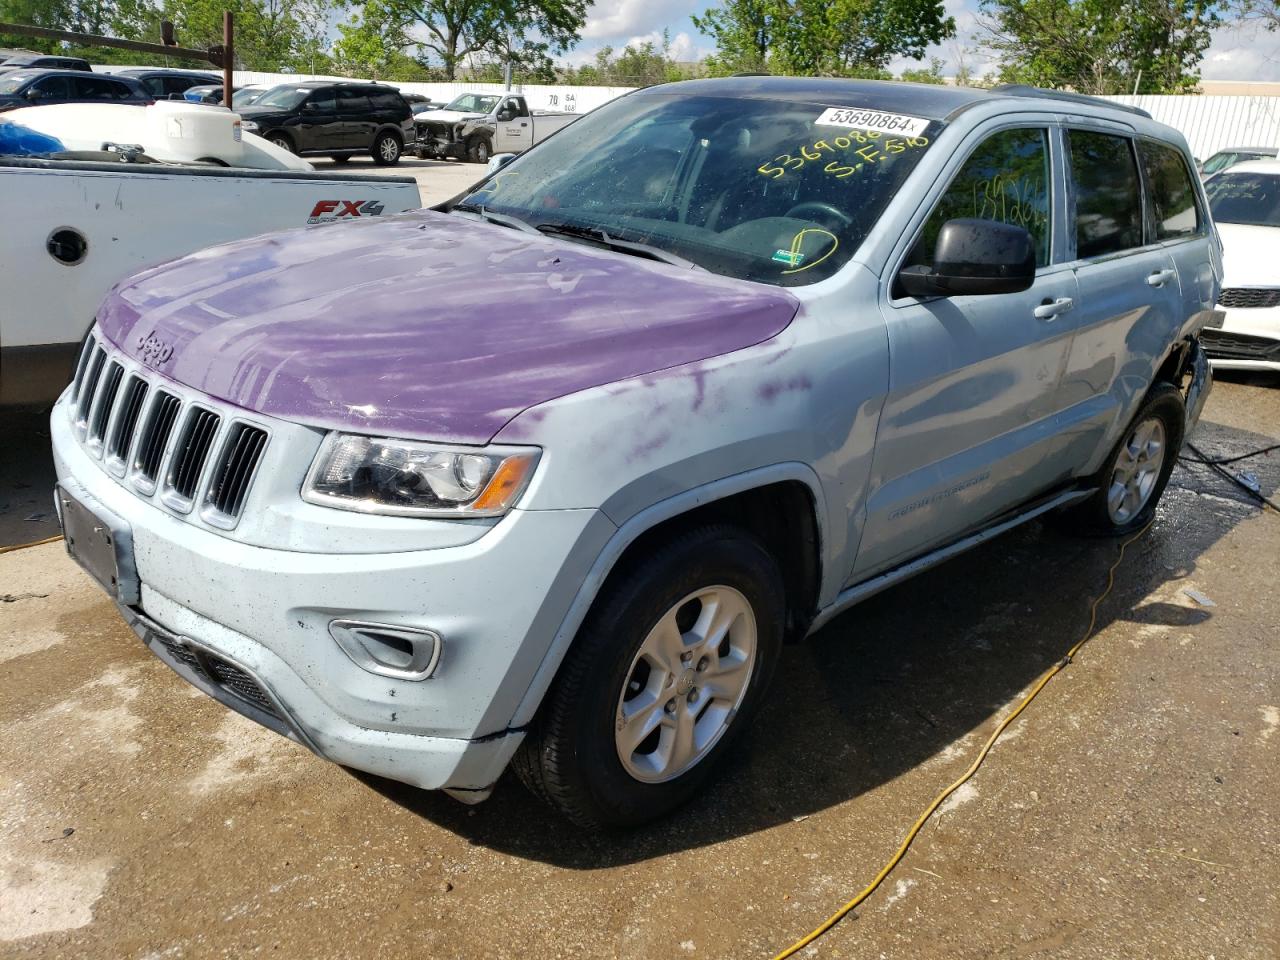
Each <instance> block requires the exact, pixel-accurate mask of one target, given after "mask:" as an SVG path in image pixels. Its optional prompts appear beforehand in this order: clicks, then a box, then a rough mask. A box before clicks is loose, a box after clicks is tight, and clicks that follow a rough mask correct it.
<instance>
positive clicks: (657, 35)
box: [619, 30, 716, 63]
mask: <svg viewBox="0 0 1280 960" xmlns="http://www.w3.org/2000/svg"><path fill="white" fill-rule="evenodd" d="M670 39H671V51H670V56H671V59H672V60H676V61H678V62H680V63H686V62H690V61H695V60H701V59H703V58H704V57H709V56H711V54H713V53H715V52H716V51H715V48H714V47H708V46H700V45H699V44H698V42H697V41H696V40H694V38H693V37H691V36H690V35H689V34H687V33H685V32H684V31H681V32H680V33H677V34H675V35H674V36H672V37H671V38H670ZM646 43H652V44H653V45H654V47H655V48H657V49H661V48H662V31H661V30H654V31H653V32H652V33H646V34H643V35H640V36H635V37H630V38H629V39H628V40H627V42H626V43H625V44H620V45H619V46H626V47H640V46H643V45H644V44H646Z"/></svg>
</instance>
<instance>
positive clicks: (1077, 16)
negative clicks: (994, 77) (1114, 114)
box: [981, 0, 1220, 94]
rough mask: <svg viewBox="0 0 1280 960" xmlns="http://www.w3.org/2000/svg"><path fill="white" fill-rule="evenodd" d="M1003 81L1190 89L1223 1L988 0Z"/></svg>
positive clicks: (1123, 89) (1101, 89) (1105, 89)
mask: <svg viewBox="0 0 1280 960" xmlns="http://www.w3.org/2000/svg"><path fill="white" fill-rule="evenodd" d="M982 10H983V14H984V18H983V20H982V21H981V23H982V26H983V28H984V30H985V31H986V32H987V38H986V40H985V46H986V47H987V48H988V49H989V50H991V51H992V52H994V53H995V54H996V55H997V56H999V58H1000V61H1001V64H1000V70H999V75H1000V79H1001V80H1002V81H1004V82H1007V83H1029V84H1032V85H1033V86H1038V87H1068V88H1070V89H1072V90H1076V91H1078V92H1080V93H1090V94H1117V93H1131V92H1133V90H1134V88H1135V87H1137V88H1138V90H1139V92H1141V93H1183V92H1187V91H1189V90H1193V89H1194V88H1195V86H1196V84H1197V83H1198V82H1199V79H1200V72H1199V65H1200V61H1201V60H1202V59H1203V58H1204V53H1205V50H1207V49H1208V47H1209V42H1210V39H1211V34H1212V31H1213V28H1214V27H1215V26H1216V25H1217V24H1218V23H1219V21H1220V17H1219V3H1218V2H1217V0H982Z"/></svg>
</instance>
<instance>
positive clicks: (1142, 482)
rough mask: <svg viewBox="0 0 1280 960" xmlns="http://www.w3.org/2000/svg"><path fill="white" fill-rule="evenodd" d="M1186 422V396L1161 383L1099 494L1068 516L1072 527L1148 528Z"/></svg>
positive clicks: (1106, 470) (1105, 531)
mask: <svg viewBox="0 0 1280 960" xmlns="http://www.w3.org/2000/svg"><path fill="white" fill-rule="evenodd" d="M1185 423H1186V406H1185V405H1184V404H1183V402H1182V394H1181V393H1179V391H1178V389H1177V388H1176V387H1174V386H1173V385H1172V384H1169V383H1159V384H1156V386H1155V387H1153V388H1152V390H1151V393H1150V394H1148V395H1147V399H1146V400H1145V401H1144V402H1143V404H1142V407H1141V408H1140V409H1139V410H1138V413H1137V416H1135V417H1134V418H1133V420H1132V421H1130V423H1129V426H1128V427H1127V428H1126V429H1125V432H1124V434H1123V435H1122V436H1121V438H1120V442H1119V443H1118V444H1117V445H1116V448H1115V449H1114V450H1113V451H1112V452H1111V456H1110V457H1108V458H1107V462H1106V464H1105V465H1104V466H1103V468H1102V470H1100V471H1099V472H1098V474H1097V476H1096V477H1095V478H1094V482H1095V483H1096V484H1097V486H1098V490H1097V492H1096V493H1094V494H1093V496H1091V497H1090V498H1089V499H1088V500H1085V501H1084V502H1083V503H1081V504H1080V505H1079V506H1076V507H1073V508H1072V509H1071V510H1068V511H1066V512H1065V513H1064V514H1063V517H1064V519H1066V520H1067V523H1068V525H1069V526H1070V527H1072V528H1075V529H1081V530H1083V532H1085V533H1091V534H1102V535H1104V536H1123V535H1125V534H1127V533H1131V532H1133V531H1135V530H1140V529H1142V528H1143V527H1144V526H1146V525H1147V523H1148V522H1149V521H1150V520H1151V518H1152V516H1154V515H1155V512H1156V505H1157V504H1158V503H1159V502H1160V497H1161V495H1162V494H1163V493H1164V488H1165V487H1166V486H1167V485H1168V483H1169V475H1170V474H1171V473H1173V467H1174V464H1175V463H1176V462H1177V459H1178V451H1179V450H1181V449H1182V432H1183V429H1184V425H1185Z"/></svg>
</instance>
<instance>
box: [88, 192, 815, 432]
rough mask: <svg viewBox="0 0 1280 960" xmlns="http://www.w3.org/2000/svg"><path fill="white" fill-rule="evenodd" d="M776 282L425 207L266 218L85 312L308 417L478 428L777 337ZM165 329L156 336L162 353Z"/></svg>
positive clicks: (251, 400) (220, 392)
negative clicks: (352, 218) (384, 214)
mask: <svg viewBox="0 0 1280 960" xmlns="http://www.w3.org/2000/svg"><path fill="white" fill-rule="evenodd" d="M798 307H799V304H798V302H797V301H796V299H795V298H794V297H792V296H791V295H790V294H788V293H786V292H785V291H783V290H775V289H772V288H770V287H767V286H763V285H759V284H752V283H746V282H742V281H737V280H730V279H725V278H722V277H717V276H715V275H713V274H710V273H702V272H695V271H689V270H685V269H681V268H679V267H673V266H668V265H666V264H660V263H655V262H651V261H645V260H640V259H634V258H630V257H626V256H620V255H617V254H613V253H610V252H608V251H604V250H596V249H593V248H590V247H586V246H583V245H581V244H574V243H568V242H564V241H559V240H553V239H550V238H544V237H535V236H532V235H530V234H528V233H523V232H520V231H517V230H512V229H509V228H505V227H499V226H494V225H491V224H484V223H477V222H475V221H472V220H470V219H467V218H463V217H459V216H450V215H445V214H440V213H432V212H428V211H423V212H419V213H413V214H409V215H407V216H399V217H395V218H387V219H385V220H383V219H379V220H373V221H369V222H361V223H346V224H341V225H332V226H324V227H316V228H311V229H305V230H294V231H289V232H287V233H280V234H272V235H269V236H266V237H259V238H256V239H253V240H244V241H239V242H237V243H232V244H226V245H223V246H219V247H214V248H212V249H210V250H205V251H202V252H200V253H196V254H192V255H191V256H188V257H183V258H182V259H180V260H176V261H173V262H172V263H168V264H165V265H163V266H160V267H156V268H155V269H152V270H149V271H146V272H144V273H141V274H139V275H137V276H135V277H133V278H131V279H129V280H126V281H124V282H123V283H121V284H120V285H119V286H118V287H117V288H116V289H115V290H113V291H112V292H111V294H110V296H108V298H107V300H106V302H105V303H104V305H103V307H102V310H101V312H100V314H99V317H98V323H99V329H100V330H101V332H102V333H103V334H104V335H105V336H106V337H107V338H108V339H109V340H111V341H112V342H113V343H114V344H115V345H116V346H118V347H120V348H121V349H122V350H124V351H125V352H126V353H127V354H128V355H129V356H131V357H134V358H135V359H138V360H144V359H149V360H150V361H151V363H152V365H153V366H155V365H157V364H156V361H157V360H158V358H161V357H166V359H164V360H163V361H162V362H159V364H158V369H159V370H160V372H161V373H163V374H164V375H165V376H168V377H170V378H172V379H173V380H176V381H177V382H178V383H182V384H185V385H187V386H189V387H191V388H193V389H195V390H199V391H201V392H203V393H206V394H208V395H209V396H212V397H215V398H218V399H220V400H225V401H227V402H228V403H232V404H235V405H236V406H239V407H242V408H244V409H247V410H252V411H256V412H258V413H262V414H265V415H267V416H272V417H279V418H282V419H285V420H290V421H293V422H296V423H304V424H309V425H312V426H316V427H323V428H331V429H342V430H353V431H358V432H364V433H373V434H381V435H385V436H396V437H405V438H415V439H430V440H442V441H453V442H457V443H468V444H482V443H487V442H488V441H490V440H491V439H492V438H493V436H494V435H495V434H496V433H497V432H498V431H499V430H501V429H502V427H503V426H504V425H505V424H506V423H507V422H508V421H509V420H510V419H511V418H512V417H514V416H516V415H517V414H518V413H520V411H522V410H525V409H527V408H528V407H531V406H534V405H536V404H538V403H543V402H545V401H547V400H552V399H555V398H556V397H560V396H564V395H565V394H569V393H573V392H575V391H578V390H584V389H586V388H588V387H594V386H600V385H603V384H606V383H612V382H615V381H618V380H624V379H627V378H630V377H636V376H641V375H644V374H647V373H653V372H655V371H657V370H662V369H665V368H667V367H673V366H678V365H681V364H686V363H692V362H695V361H698V360H704V359H707V358H709V357H714V356H718V355H720V354H724V353H729V352H731V351H734V350H740V349H743V348H745V347H749V346H752V345H753V344H757V343H760V342H762V341H764V340H767V339H769V338H770V337H773V336H775V335H777V334H778V333H779V332H780V331H782V330H783V329H784V328H785V327H786V326H787V324H789V323H790V322H791V320H792V318H793V317H794V316H795V314H796V311H797V309H798ZM164 346H169V347H171V348H172V351H171V353H168V354H166V351H165V350H164V349H163V347H164Z"/></svg>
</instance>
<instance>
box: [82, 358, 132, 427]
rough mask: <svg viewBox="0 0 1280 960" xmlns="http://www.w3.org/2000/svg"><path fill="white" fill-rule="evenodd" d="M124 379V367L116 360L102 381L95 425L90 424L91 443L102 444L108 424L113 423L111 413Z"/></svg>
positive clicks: (95, 410) (95, 414) (108, 367)
mask: <svg viewBox="0 0 1280 960" xmlns="http://www.w3.org/2000/svg"><path fill="white" fill-rule="evenodd" d="M123 379H124V367H122V366H120V364H118V363H116V362H115V361H114V360H112V361H111V363H110V364H109V365H108V366H107V376H106V379H105V380H103V381H102V389H101V390H99V391H98V404H97V406H96V407H94V410H93V423H91V424H89V442H90V443H100V442H101V441H102V438H103V436H104V435H105V434H106V432H107V424H108V423H109V422H110V421H111V411H112V409H113V408H114V407H115V405H116V395H117V394H119V392H120V381H121V380H123Z"/></svg>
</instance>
